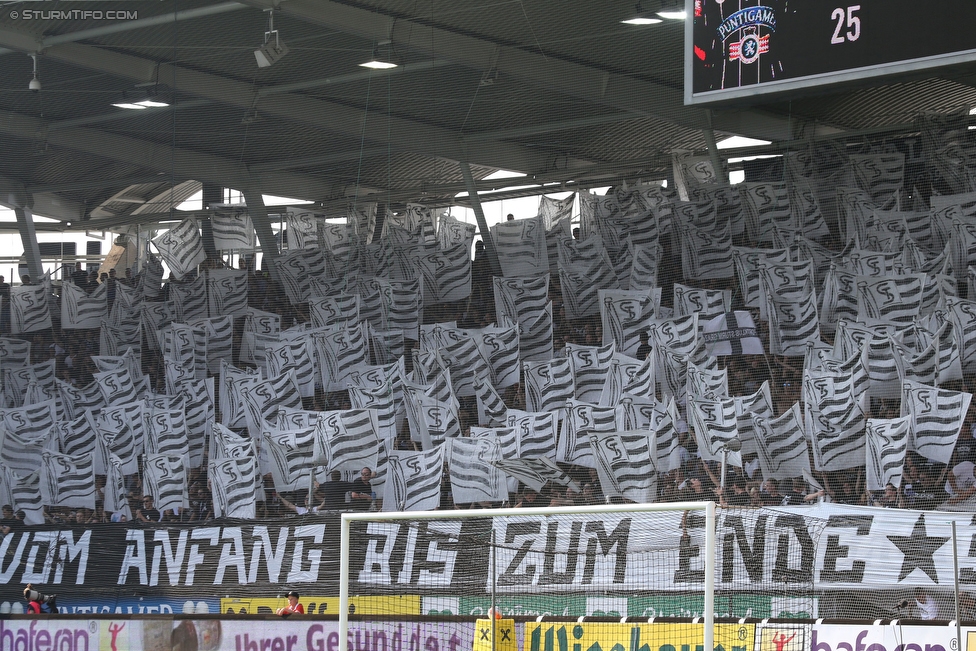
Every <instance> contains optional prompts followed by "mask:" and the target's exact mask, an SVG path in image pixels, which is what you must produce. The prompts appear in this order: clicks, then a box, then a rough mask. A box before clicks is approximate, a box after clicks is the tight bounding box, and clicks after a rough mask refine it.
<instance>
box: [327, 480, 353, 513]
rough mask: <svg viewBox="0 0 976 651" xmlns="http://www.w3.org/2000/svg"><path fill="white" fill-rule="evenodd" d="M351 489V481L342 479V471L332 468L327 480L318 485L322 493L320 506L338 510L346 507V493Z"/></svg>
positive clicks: (329, 509)
mask: <svg viewBox="0 0 976 651" xmlns="http://www.w3.org/2000/svg"><path fill="white" fill-rule="evenodd" d="M351 490H353V482H348V481H342V473H341V472H339V471H338V470H333V471H332V474H331V475H330V476H329V481H327V482H325V483H324V484H320V485H319V492H320V493H321V494H322V508H323V509H325V510H327V511H339V510H342V509H345V508H348V507H349V505H348V504H346V493H348V492H350V491H351Z"/></svg>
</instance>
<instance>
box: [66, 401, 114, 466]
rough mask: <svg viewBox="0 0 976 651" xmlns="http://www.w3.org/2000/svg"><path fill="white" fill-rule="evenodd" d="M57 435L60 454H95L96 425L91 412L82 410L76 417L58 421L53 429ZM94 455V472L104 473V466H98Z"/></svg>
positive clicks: (96, 448)
mask: <svg viewBox="0 0 976 651" xmlns="http://www.w3.org/2000/svg"><path fill="white" fill-rule="evenodd" d="M54 431H55V433H56V435H57V437H58V447H59V449H60V450H61V452H62V454H67V455H69V456H77V455H80V454H89V453H90V454H95V453H96V452H97V450H98V447H97V441H98V427H97V426H96V425H95V419H94V418H93V417H92V415H91V412H88V411H86V412H83V413H82V414H81V415H80V416H78V417H77V418H72V419H67V420H62V421H59V422H58V423H57V424H56V425H55V429H54ZM97 456H98V455H96V459H95V461H96V467H95V472H96V473H97V474H99V475H104V474H105V469H104V468H99V467H98V463H97V462H98V458H97Z"/></svg>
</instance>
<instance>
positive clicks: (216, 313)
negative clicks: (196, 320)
mask: <svg viewBox="0 0 976 651" xmlns="http://www.w3.org/2000/svg"><path fill="white" fill-rule="evenodd" d="M207 306H208V309H209V311H210V314H209V316H211V317H224V316H244V315H245V314H247V272H246V271H244V270H243V269H241V270H237V269H209V270H208V271H207ZM184 320H187V319H184Z"/></svg>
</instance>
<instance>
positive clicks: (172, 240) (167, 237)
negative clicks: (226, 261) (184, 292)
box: [152, 219, 207, 278]
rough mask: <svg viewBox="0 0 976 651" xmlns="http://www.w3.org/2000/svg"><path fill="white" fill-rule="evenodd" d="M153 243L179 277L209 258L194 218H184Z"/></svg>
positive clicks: (167, 264)
mask: <svg viewBox="0 0 976 651" xmlns="http://www.w3.org/2000/svg"><path fill="white" fill-rule="evenodd" d="M152 243H153V244H155V245H156V249H157V250H158V251H159V255H160V256H162V258H163V261H164V262H165V263H166V266H168V267H169V269H170V271H172V272H173V274H174V275H175V276H176V277H177V278H182V277H183V276H185V275H187V274H188V273H190V272H191V271H193V270H194V269H196V267H197V265H198V264H200V263H201V262H203V261H204V260H206V258H207V253H206V251H204V249H203V238H201V237H200V230H199V229H198V227H197V222H196V220H194V219H184V220H183V221H182V222H180V223H179V224H177V225H176V226H174V227H173V228H171V229H170V230H168V231H166V232H165V233H163V234H162V235H160V236H159V237H157V238H155V239H154V240H153V241H152Z"/></svg>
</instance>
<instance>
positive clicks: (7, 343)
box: [0, 337, 31, 368]
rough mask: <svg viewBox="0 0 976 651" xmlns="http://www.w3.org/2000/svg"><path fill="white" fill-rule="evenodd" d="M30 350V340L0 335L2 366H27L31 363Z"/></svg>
mask: <svg viewBox="0 0 976 651" xmlns="http://www.w3.org/2000/svg"><path fill="white" fill-rule="evenodd" d="M30 351H31V344H30V342H29V341H25V340H23V339H14V338H12V337H0V367H3V368H11V367H14V366H27V365H28V364H30Z"/></svg>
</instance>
